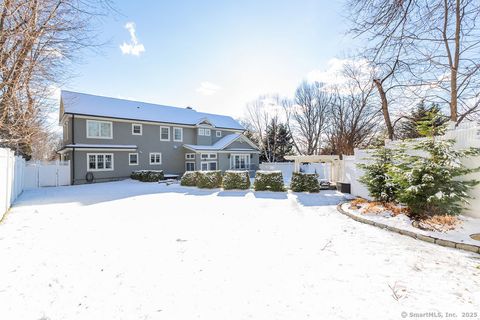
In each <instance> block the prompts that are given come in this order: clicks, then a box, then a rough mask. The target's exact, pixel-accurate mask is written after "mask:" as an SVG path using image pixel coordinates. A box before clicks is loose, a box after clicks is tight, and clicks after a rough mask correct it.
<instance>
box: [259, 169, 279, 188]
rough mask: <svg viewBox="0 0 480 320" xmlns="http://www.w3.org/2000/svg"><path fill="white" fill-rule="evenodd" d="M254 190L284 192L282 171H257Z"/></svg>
mask: <svg viewBox="0 0 480 320" xmlns="http://www.w3.org/2000/svg"><path fill="white" fill-rule="evenodd" d="M253 188H254V189H255V190H256V191H264V190H267V191H284V187H283V175H282V172H281V171H257V173H256V174H255V181H254V183H253Z"/></svg>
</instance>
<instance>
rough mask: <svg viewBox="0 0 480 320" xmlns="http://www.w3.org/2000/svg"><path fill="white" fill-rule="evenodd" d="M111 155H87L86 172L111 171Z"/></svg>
mask: <svg viewBox="0 0 480 320" xmlns="http://www.w3.org/2000/svg"><path fill="white" fill-rule="evenodd" d="M112 170H113V153H87V171H112Z"/></svg>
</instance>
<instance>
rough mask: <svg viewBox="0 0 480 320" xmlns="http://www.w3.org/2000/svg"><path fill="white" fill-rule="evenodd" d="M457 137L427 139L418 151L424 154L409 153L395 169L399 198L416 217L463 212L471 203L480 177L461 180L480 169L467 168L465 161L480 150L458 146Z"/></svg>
mask: <svg viewBox="0 0 480 320" xmlns="http://www.w3.org/2000/svg"><path fill="white" fill-rule="evenodd" d="M454 143H455V140H436V139H427V140H424V141H420V142H417V143H416V144H415V146H414V150H418V151H420V152H421V154H422V155H405V156H404V157H403V159H402V161H401V163H400V164H399V165H396V167H395V168H394V173H395V174H394V180H395V181H396V183H398V185H399V186H400V191H399V193H398V200H399V201H400V202H401V203H403V204H405V205H407V206H408V207H409V208H410V209H411V211H412V214H413V216H414V217H415V218H423V217H425V216H432V215H445V214H448V215H455V214H459V213H460V212H461V211H462V209H463V208H464V207H465V205H466V204H468V199H469V198H471V197H470V196H469V195H468V191H469V190H470V189H471V188H472V187H474V186H475V185H477V184H478V181H476V180H467V179H463V180H460V179H459V178H461V177H462V176H465V175H467V174H469V173H472V172H478V171H479V169H480V168H478V167H477V168H473V169H469V168H466V167H465V166H464V165H463V164H462V162H461V160H462V159H463V158H466V157H471V156H477V155H479V154H480V149H478V148H469V149H465V150H455V149H454Z"/></svg>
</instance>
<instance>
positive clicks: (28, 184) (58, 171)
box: [24, 161, 70, 189]
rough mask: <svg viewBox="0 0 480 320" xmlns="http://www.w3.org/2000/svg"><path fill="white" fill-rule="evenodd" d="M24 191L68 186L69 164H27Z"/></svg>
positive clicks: (37, 162)
mask: <svg viewBox="0 0 480 320" xmlns="http://www.w3.org/2000/svg"><path fill="white" fill-rule="evenodd" d="M24 181H25V182H24V183H25V189H34V188H40V187H56V186H68V185H70V162H69V161H64V162H61V161H52V162H39V161H35V162H27V165H26V168H25V176H24Z"/></svg>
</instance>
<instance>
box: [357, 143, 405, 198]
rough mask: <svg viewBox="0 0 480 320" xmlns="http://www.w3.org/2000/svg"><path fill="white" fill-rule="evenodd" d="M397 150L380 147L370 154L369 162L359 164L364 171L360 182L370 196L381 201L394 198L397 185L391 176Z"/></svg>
mask: <svg viewBox="0 0 480 320" xmlns="http://www.w3.org/2000/svg"><path fill="white" fill-rule="evenodd" d="M397 152H398V151H397V150H394V149H389V148H385V147H381V148H378V149H376V150H375V151H374V152H373V153H372V154H371V159H370V160H371V162H370V163H368V164H359V165H358V166H359V167H360V168H361V169H363V170H364V171H365V174H364V175H363V176H362V177H361V178H360V182H362V183H363V184H365V185H366V186H367V189H368V191H369V193H370V196H371V197H373V198H374V199H375V200H376V201H380V202H383V203H387V202H393V201H395V200H396V197H397V192H398V189H399V187H398V185H397V184H396V183H395V181H394V180H393V177H392V174H391V172H392V167H393V160H394V157H395V156H396V153H397Z"/></svg>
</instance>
